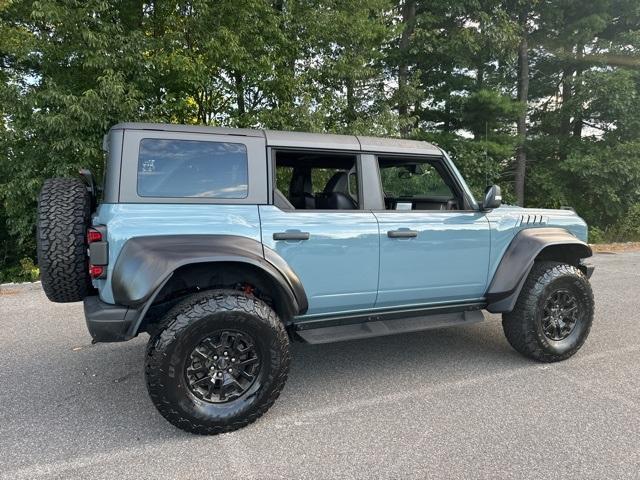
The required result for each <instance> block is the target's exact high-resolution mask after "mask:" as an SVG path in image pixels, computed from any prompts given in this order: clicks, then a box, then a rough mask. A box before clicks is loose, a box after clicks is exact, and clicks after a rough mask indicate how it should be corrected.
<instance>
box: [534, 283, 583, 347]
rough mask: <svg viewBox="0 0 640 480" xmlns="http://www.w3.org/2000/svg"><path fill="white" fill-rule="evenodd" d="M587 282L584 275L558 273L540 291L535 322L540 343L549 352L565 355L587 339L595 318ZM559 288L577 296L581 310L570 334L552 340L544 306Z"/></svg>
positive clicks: (579, 309)
mask: <svg viewBox="0 0 640 480" xmlns="http://www.w3.org/2000/svg"><path fill="white" fill-rule="evenodd" d="M586 283H587V281H586V279H584V278H583V277H582V275H578V274H573V275H568V274H564V273H563V274H556V275H555V276H554V277H553V279H552V280H551V281H549V282H548V283H546V284H545V286H544V288H543V289H542V290H541V291H540V292H539V295H538V298H537V302H536V311H535V316H534V319H533V320H534V322H533V323H534V328H535V334H536V338H537V340H538V343H539V344H540V346H541V347H542V348H543V349H544V350H545V351H546V352H547V353H549V354H552V355H558V356H560V355H565V354H567V353H568V352H572V351H574V350H576V349H578V348H580V346H582V344H583V343H584V341H585V340H586V338H587V335H588V334H589V330H590V328H591V320H592V318H593V302H592V299H591V295H590V290H589V287H588V285H587V284H586ZM558 290H567V291H569V292H570V293H571V294H572V295H574V296H575V298H576V301H577V303H578V311H579V312H578V320H577V322H576V325H575V327H574V328H573V330H572V331H571V333H570V334H569V336H567V337H566V338H564V339H562V340H552V339H550V338H548V337H547V336H546V335H545V333H544V330H543V326H542V322H543V317H544V306H545V304H546V302H547V300H548V299H549V298H550V297H551V296H552V295H553V294H554V293H555V292H557V291H558Z"/></svg>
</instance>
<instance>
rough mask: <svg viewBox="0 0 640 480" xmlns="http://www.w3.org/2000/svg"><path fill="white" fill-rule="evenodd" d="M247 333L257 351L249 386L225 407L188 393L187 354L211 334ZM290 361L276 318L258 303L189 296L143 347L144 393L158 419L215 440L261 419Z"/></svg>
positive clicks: (220, 295)
mask: <svg viewBox="0 0 640 480" xmlns="http://www.w3.org/2000/svg"><path fill="white" fill-rule="evenodd" d="M225 329H232V330H235V331H240V332H245V333H248V334H249V335H250V336H251V337H252V338H253V339H254V340H255V344H256V345H257V346H258V348H259V350H260V351H261V359H260V362H261V367H260V371H259V373H258V374H257V379H256V380H255V382H254V385H257V386H256V387H255V388H254V387H253V386H252V387H251V389H250V390H249V391H247V392H246V393H245V394H244V395H243V396H241V397H239V398H237V399H234V400H231V401H229V402H228V403H217V404H216V403H208V402H206V401H203V400H202V399H199V398H197V397H196V396H195V395H194V393H193V392H192V391H191V390H190V387H189V385H188V381H187V378H186V374H185V368H186V366H187V363H188V362H189V357H190V354H191V353H192V351H193V349H194V348H195V347H196V346H197V345H199V342H201V341H202V339H204V338H207V336H208V335H211V334H212V332H216V331H220V330H225ZM290 363H291V356H290V353H289V337H288V335H287V332H286V330H285V327H284V325H283V324H282V322H281V321H280V319H279V318H278V316H277V314H276V313H275V312H274V311H273V310H272V309H271V308H270V307H269V306H268V305H267V304H266V303H264V302H263V301H262V300H260V299H258V298H256V297H254V296H252V295H247V294H244V293H242V292H239V291H236V290H213V291H208V292H203V293H199V294H195V295H192V296H190V297H188V298H186V299H185V300H184V301H182V302H181V303H178V304H177V305H175V306H174V307H173V308H172V309H171V310H170V311H169V312H168V313H167V314H166V315H165V317H164V319H163V320H162V321H161V324H160V326H159V328H158V329H157V330H156V333H155V335H154V336H153V337H152V338H151V339H150V340H149V343H148V345H147V353H146V362H145V376H146V382H147V390H148V391H149V396H150V397H151V400H152V401H153V403H154V405H155V406H156V408H157V409H158V411H159V412H160V413H161V414H162V416H163V417H164V418H165V419H167V420H168V421H169V422H171V423H172V424H173V425H175V426H176V427H178V428H181V429H182V430H186V431H188V432H192V433H197V434H201V435H216V434H219V433H224V432H230V431H233V430H237V429H239V428H242V427H244V426H246V425H248V424H250V423H252V422H254V421H255V420H256V419H258V418H259V417H261V416H262V415H263V414H264V413H265V412H266V411H267V410H268V409H269V408H270V407H271V405H273V403H274V402H275V400H276V399H277V398H278V396H279V395H280V392H281V391H282V389H283V387H284V385H285V382H286V379H287V375H288V372H289V365H290Z"/></svg>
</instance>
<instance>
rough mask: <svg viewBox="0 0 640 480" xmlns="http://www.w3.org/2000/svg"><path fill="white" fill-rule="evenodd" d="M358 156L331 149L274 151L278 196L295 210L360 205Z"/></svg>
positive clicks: (338, 208) (339, 208)
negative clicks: (320, 150) (335, 151)
mask: <svg viewBox="0 0 640 480" xmlns="http://www.w3.org/2000/svg"><path fill="white" fill-rule="evenodd" d="M356 160H357V157H356V155H350V154H336V153H331V152H327V153H324V152H309V151H290V150H286V151H276V152H274V164H275V177H276V178H275V185H276V192H275V193H276V198H278V197H279V196H282V197H285V198H286V200H287V202H288V204H289V205H287V208H291V209H296V210H355V209H358V208H359V197H358V172H357V167H356Z"/></svg>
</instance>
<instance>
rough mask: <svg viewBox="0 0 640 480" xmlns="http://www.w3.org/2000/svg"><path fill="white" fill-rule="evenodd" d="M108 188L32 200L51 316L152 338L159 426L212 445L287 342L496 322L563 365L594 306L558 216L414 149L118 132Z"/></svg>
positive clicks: (296, 136) (273, 392)
mask: <svg viewBox="0 0 640 480" xmlns="http://www.w3.org/2000/svg"><path fill="white" fill-rule="evenodd" d="M103 147H104V150H105V152H106V154H105V158H106V164H105V173H104V180H103V182H102V183H103V186H102V187H101V188H98V187H96V184H95V181H94V179H93V176H92V175H91V173H90V172H88V171H82V172H81V175H80V177H79V178H55V179H50V180H47V181H46V182H45V184H44V185H43V188H42V191H41V194H40V197H39V204H38V220H37V242H38V261H39V266H40V269H41V273H42V285H43V288H44V291H45V293H46V294H47V296H48V298H49V299H50V300H52V301H54V302H76V301H83V302H84V311H85V317H86V322H87V326H88V329H89V332H90V334H91V336H92V338H93V341H94V342H115V341H125V340H129V339H131V338H134V337H136V336H137V335H139V334H140V333H142V332H147V333H148V334H149V335H150V339H149V344H148V347H147V353H146V361H145V362H146V363H145V374H146V381H147V387H148V391H149V394H150V396H151V398H152V400H153V402H154V404H155V405H156V407H157V408H158V410H159V411H160V413H161V414H162V415H163V416H164V417H165V418H166V419H167V420H169V421H170V422H171V423H173V424H174V425H176V426H178V427H179V428H182V429H184V430H187V431H190V432H194V433H200V434H217V433H221V432H227V431H231V430H234V429H237V428H240V427H243V426H245V425H247V424H249V423H251V422H252V421H254V420H256V419H257V418H258V417H260V416H261V415H262V414H263V413H264V412H265V411H266V410H267V409H268V408H269V407H270V406H271V405H272V404H273V403H274V401H275V400H276V398H277V397H278V395H279V393H280V391H281V390H282V388H283V387H284V384H285V381H286V377H287V374H288V371H289V364H290V361H291V357H290V353H289V343H290V342H291V341H302V342H307V343H326V342H335V341H342V340H354V339H362V338H367V337H374V336H381V335H389V334H395V333H403V332H415V331H420V330H427V329H432V328H441V327H446V326H453V325H464V324H473V323H476V322H479V321H481V320H483V319H484V317H483V313H482V311H483V310H487V311H489V312H492V313H501V314H502V318H503V322H502V323H503V328H504V332H505V335H506V337H507V340H508V341H509V343H510V344H511V345H512V346H513V347H514V348H515V350H517V351H518V352H520V353H522V354H523V355H525V356H527V357H530V358H532V359H535V360H538V361H543V362H553V361H559V360H563V359H566V358H568V357H570V356H571V355H573V354H574V353H575V352H576V351H577V350H578V349H579V348H580V347H581V346H582V345H583V343H584V341H585V340H586V338H587V336H588V333H589V330H590V328H591V323H592V320H593V312H594V301H593V294H592V291H591V287H590V285H589V282H588V277H590V275H591V271H592V268H591V267H588V266H586V265H585V264H584V263H583V261H584V259H585V258H588V257H590V256H591V255H592V252H591V249H590V247H589V245H588V244H587V243H586V241H587V226H586V224H585V222H584V221H583V220H582V219H581V218H580V217H579V216H578V215H577V214H576V213H575V212H574V211H573V210H570V209H561V210H549V209H524V208H519V207H512V206H506V205H501V196H500V189H499V188H498V187H497V186H492V187H488V188H487V190H486V193H485V197H484V198H483V199H482V201H481V202H478V201H476V199H474V196H473V195H472V193H471V191H470V189H469V188H468V186H467V185H466V183H465V181H464V179H463V177H462V176H461V175H460V173H459V171H458V170H457V169H456V167H455V165H454V164H453V162H452V161H451V159H450V158H449V156H448V155H447V154H446V153H445V152H444V151H443V150H441V149H440V148H438V147H436V146H434V145H431V144H429V143H426V142H418V141H410V140H401V139H383V138H373V137H364V136H348V135H344V136H342V135H330V134H310V133H298V132H279V131H269V130H249V129H226V128H214V127H202V126H184V125H165V124H145V123H124V124H118V125H115V126H114V127H112V128H111V130H110V131H109V133H108V135H106V136H105V140H104V145H103Z"/></svg>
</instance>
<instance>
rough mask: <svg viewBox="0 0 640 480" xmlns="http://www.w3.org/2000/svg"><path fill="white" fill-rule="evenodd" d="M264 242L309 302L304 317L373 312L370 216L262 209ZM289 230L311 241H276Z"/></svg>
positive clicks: (375, 247)
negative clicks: (292, 273) (295, 278)
mask: <svg viewBox="0 0 640 480" xmlns="http://www.w3.org/2000/svg"><path fill="white" fill-rule="evenodd" d="M260 219H261V222H262V241H263V243H264V245H265V246H267V247H269V248H271V249H273V250H275V251H276V252H278V254H279V255H280V256H281V257H282V258H284V260H285V261H286V262H287V263H288V264H289V266H291V268H293V270H294V271H295V272H296V273H297V274H298V276H299V277H300V280H301V281H302V285H303V286H304V289H305V291H306V293H307V297H308V300H309V310H308V312H307V314H309V315H313V314H320V313H329V312H335V313H337V312H344V311H349V310H358V309H367V308H371V307H373V305H374V303H375V299H376V293H377V290H378V260H379V258H378V252H379V235H378V222H377V221H376V217H375V216H374V215H373V213H371V212H366V211H361V212H353V211H349V212H345V211H340V210H334V211H331V210H324V211H311V212H305V211H304V210H297V211H294V210H289V211H283V210H280V209H279V208H277V207H275V206H273V205H262V206H260ZM287 230H299V231H302V232H308V233H309V235H310V237H309V240H298V241H276V240H273V234H274V233H276V232H284V231H287Z"/></svg>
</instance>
